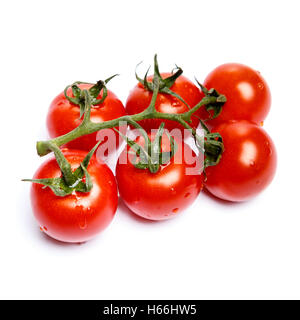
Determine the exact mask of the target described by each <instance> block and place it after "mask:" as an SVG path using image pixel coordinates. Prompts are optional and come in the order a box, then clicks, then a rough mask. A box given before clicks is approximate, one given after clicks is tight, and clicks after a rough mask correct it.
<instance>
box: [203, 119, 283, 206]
mask: <svg viewBox="0 0 300 320" xmlns="http://www.w3.org/2000/svg"><path fill="white" fill-rule="evenodd" d="M212 131H213V132H219V133H220V134H221V136H222V138H223V143H224V147H225V151H224V153H223V154H222V158H221V160H220V162H219V164H217V165H216V166H214V167H208V168H207V169H206V175H207V180H206V182H205V187H206V189H207V190H208V191H209V192H211V193H212V194H213V195H214V196H216V197H218V198H220V199H223V200H228V201H245V200H248V199H251V198H252V197H254V196H256V195H258V194H259V193H260V192H261V191H263V190H264V189H265V188H266V187H267V186H268V185H269V184H270V183H271V181H272V179H273V177H274V175H275V171H276V164H277V155H276V149H275V146H274V143H273V141H272V139H271V138H270V136H269V135H268V134H267V133H266V132H265V131H264V130H263V129H262V128H261V127H259V126H257V125H255V124H253V123H250V122H248V121H245V120H242V121H229V122H225V123H222V124H220V125H219V126H216V127H214V128H213V130H212Z"/></svg>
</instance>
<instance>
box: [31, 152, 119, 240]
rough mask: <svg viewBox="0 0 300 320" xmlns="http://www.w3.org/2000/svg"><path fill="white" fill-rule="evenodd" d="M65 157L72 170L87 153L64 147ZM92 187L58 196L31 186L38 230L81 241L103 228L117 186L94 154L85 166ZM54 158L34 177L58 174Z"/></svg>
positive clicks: (114, 206) (111, 211)
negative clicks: (85, 190) (88, 190)
mask: <svg viewBox="0 0 300 320" xmlns="http://www.w3.org/2000/svg"><path fill="white" fill-rule="evenodd" d="M63 153H64V156H65V157H66V159H67V160H68V161H69V163H70V164H71V168H72V170H75V169H76V168H77V167H78V166H79V165H80V163H81V161H82V160H83V158H84V157H85V155H86V152H84V151H79V150H64V152H63ZM87 169H88V172H89V174H90V176H91V178H92V183H93V188H92V190H91V191H90V192H88V193H82V192H77V191H73V193H72V194H70V195H67V196H65V197H59V196H56V195H55V194H54V192H53V191H52V190H51V189H50V188H48V187H46V188H45V187H44V186H43V185H41V184H37V183H33V184H32V187H31V202H32V208H33V212H34V215H35V218H36V219H37V221H38V223H39V225H40V228H41V230H43V231H44V232H45V233H46V234H47V235H49V236H50V237H52V238H54V239H57V240H60V241H65V242H84V241H87V240H89V239H91V238H93V237H94V236H95V235H96V234H98V233H99V232H100V231H102V230H103V229H105V228H106V227H107V226H108V225H109V224H110V222H111V221H112V219H113V217H114V214H115V212H116V209H117V203H118V194H117V185H116V181H115V178H114V175H113V173H112V172H111V170H110V169H109V168H108V166H107V165H106V164H104V163H103V162H102V161H101V160H100V159H97V158H96V157H95V156H93V157H92V158H91V160H90V163H89V165H88V168H87ZM60 176H61V171H60V169H59V166H58V164H57V162H56V160H55V158H53V159H50V160H48V161H46V162H44V163H43V164H42V165H41V167H40V168H39V169H38V170H37V172H36V173H35V176H34V179H41V178H54V177H60Z"/></svg>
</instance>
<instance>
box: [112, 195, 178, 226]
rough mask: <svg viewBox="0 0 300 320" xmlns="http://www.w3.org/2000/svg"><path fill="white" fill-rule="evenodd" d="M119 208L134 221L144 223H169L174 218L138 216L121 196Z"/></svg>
mask: <svg viewBox="0 0 300 320" xmlns="http://www.w3.org/2000/svg"><path fill="white" fill-rule="evenodd" d="M118 208H119V209H121V211H122V213H124V214H125V215H126V216H127V217H129V218H130V219H132V220H133V221H136V222H138V223H142V224H157V223H159V224H161V223H167V222H168V220H172V219H166V220H149V219H146V218H143V217H140V216H138V215H137V214H135V213H134V212H133V211H132V210H130V209H129V208H128V207H127V206H126V204H125V203H124V201H123V199H122V198H121V197H119V203H118Z"/></svg>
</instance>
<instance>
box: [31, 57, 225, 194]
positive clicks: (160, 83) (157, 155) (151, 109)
mask: <svg viewBox="0 0 300 320" xmlns="http://www.w3.org/2000/svg"><path fill="white" fill-rule="evenodd" d="M148 71H149V69H148ZM148 71H147V72H146V74H145V76H144V78H143V79H142V78H140V77H138V76H137V74H136V77H137V79H138V81H139V82H140V83H141V84H143V86H144V87H145V88H146V89H147V90H150V91H152V92H153V94H152V99H151V102H150V104H149V106H148V107H147V109H145V110H144V111H143V112H141V113H138V114H133V115H125V116H122V117H120V118H117V119H113V120H109V121H104V122H101V123H94V122H92V121H91V119H90V113H91V108H92V107H93V106H94V105H97V104H100V103H102V102H103V101H104V100H105V98H106V96H107V89H106V84H107V83H108V82H109V81H110V80H111V79H112V78H113V77H115V75H114V76H112V77H110V78H108V79H106V80H105V81H98V82H97V83H96V84H94V85H93V86H92V87H91V88H90V89H89V90H85V89H84V90H81V89H80V88H79V86H78V85H79V84H82V82H79V81H78V82H75V83H73V84H72V85H70V86H67V87H66V89H65V91H64V92H65V96H66V98H67V99H68V100H69V101H70V102H71V103H73V104H77V105H78V106H79V107H80V118H81V117H82V116H83V120H82V122H81V124H80V125H79V126H78V127H77V128H75V129H74V130H73V131H70V132H69V133H67V134H65V135H62V136H59V137H56V138H54V139H51V140H48V141H38V142H37V145H36V147H37V153H38V155H40V156H44V155H46V154H48V153H49V152H52V151H53V152H54V154H55V156H56V159H57V162H58V164H59V166H60V168H61V171H62V178H59V179H61V180H59V181H58V180H57V181H56V180H55V181H54V180H53V179H43V180H44V181H36V180H26V181H32V182H36V183H42V184H44V185H45V186H48V187H50V188H51V189H52V190H53V191H54V192H55V193H56V194H57V195H66V194H69V193H70V192H72V190H73V189H72V188H71V187H70V186H74V185H76V186H77V188H79V189H80V191H83V192H88V191H89V190H90V189H91V182H90V181H89V179H88V177H89V176H88V172H87V170H86V167H87V164H88V162H87V163H86V161H85V162H84V163H83V164H82V165H81V166H80V167H79V168H78V169H77V170H76V171H75V172H74V173H72V172H71V170H70V168H69V165H68V162H67V161H66V160H65V159H64V156H63V154H62V152H61V151H60V149H59V147H60V146H62V145H64V144H66V143H68V142H70V141H72V140H74V139H76V138H79V137H81V136H83V135H87V134H90V133H93V132H96V131H99V130H102V129H108V128H115V127H118V126H119V125H120V123H124V122H126V123H128V124H131V125H132V126H134V127H135V128H137V129H138V130H140V131H141V133H142V135H143V136H144V138H145V142H147V146H148V147H147V150H146V149H144V148H141V147H140V146H137V144H136V143H135V142H134V141H132V140H130V139H129V138H127V137H125V136H123V135H122V134H121V136H122V137H123V138H124V139H125V141H126V142H127V143H128V144H129V145H130V147H131V148H132V149H133V150H135V152H136V155H137V157H139V159H140V161H138V162H137V163H136V164H135V166H136V167H137V168H139V169H146V168H147V169H149V170H150V172H152V173H155V172H157V171H158V169H159V166H160V165H161V164H163V163H164V162H165V161H166V159H167V157H169V158H170V157H172V156H174V153H175V150H176V143H175V142H174V139H173V138H172V137H170V136H168V137H169V140H170V145H171V151H170V152H169V153H168V155H167V154H164V153H162V152H161V137H162V134H163V127H164V124H163V125H162V126H161V127H160V128H159V130H158V133H157V134H156V137H155V139H154V141H153V142H152V141H150V139H149V137H148V135H147V133H146V132H145V131H144V130H143V128H142V127H141V126H140V125H139V123H138V122H139V121H141V120H144V119H162V120H164V119H165V120H171V121H176V122H178V123H180V124H181V125H182V126H183V127H184V128H185V129H187V130H189V131H190V132H191V134H192V136H193V138H194V141H195V144H196V146H197V148H198V149H199V151H200V152H202V153H204V159H205V160H204V168H206V167H207V166H213V165H216V164H217V163H218V162H219V161H220V158H221V156H222V152H223V150H224V146H223V143H222V137H221V136H220V135H219V134H218V133H210V131H209V130H208V128H207V127H206V126H205V124H204V123H203V122H202V121H200V122H201V125H202V127H203V129H204V132H205V134H204V136H199V135H198V134H197V132H196V130H195V129H194V128H192V127H191V126H190V123H191V117H192V115H193V114H194V113H195V112H196V111H197V110H198V109H199V108H201V107H205V108H206V110H208V111H209V110H213V111H214V117H215V116H217V115H218V114H219V113H220V112H221V110H222V107H223V105H224V103H225V102H226V97H225V96H224V95H222V94H219V93H218V92H217V91H216V90H214V89H210V90H207V89H206V88H204V87H203V86H202V85H201V84H199V85H200V87H201V89H202V91H203V93H204V94H205V96H204V98H203V99H202V100H201V101H200V102H199V103H198V104H197V105H196V106H194V107H193V108H191V107H190V106H188V107H189V110H188V111H186V112H184V113H181V114H170V113H161V112H158V111H156V109H155V102H156V99H157V95H158V93H159V92H163V93H167V94H170V95H172V96H175V97H176V98H178V99H179V100H181V101H182V102H183V103H185V104H186V105H187V103H186V102H185V101H184V100H183V99H182V98H181V97H180V96H178V95H177V94H176V93H174V92H173V91H171V89H170V88H171V87H172V85H173V84H174V82H175V81H176V79H177V78H178V77H179V76H180V75H181V74H182V69H181V68H179V67H177V66H176V72H175V73H173V74H172V75H171V76H170V77H168V78H166V79H163V78H162V76H161V75H160V72H159V68H158V62H157V56H156V55H155V57H154V76H153V79H152V81H151V82H150V81H148V78H147V75H148ZM69 88H71V89H72V93H73V97H70V96H68V94H67V92H68V89H69ZM101 90H102V92H103V94H102V98H101V99H98V98H97V97H98V95H99V93H100V92H101ZM115 130H116V129H115ZM97 146H98V144H97ZM97 146H95V148H96V147H97ZM95 148H93V150H91V152H90V153H89V156H88V159H90V157H91V155H92V153H93V152H94V151H95ZM153 151H155V152H153ZM153 153H154V155H153ZM153 157H154V158H153ZM88 161H89V160H88ZM84 175H85V176H86V178H87V179H86V182H85V183H86V184H84V183H83V181H82V177H83V176H84ZM50 180H51V181H50ZM76 190H78V189H76Z"/></svg>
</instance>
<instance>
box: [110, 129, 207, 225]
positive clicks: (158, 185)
mask: <svg viewBox="0 0 300 320" xmlns="http://www.w3.org/2000/svg"><path fill="white" fill-rule="evenodd" d="M151 139H152V137H151ZM141 140H143V138H140V139H138V140H137V141H138V143H141V144H142V145H143V141H141ZM128 150H130V148H129V147H127V148H125V149H124V150H123V151H122V153H121V155H120V157H119V159H118V162H117V166H116V178H117V182H118V188H119V193H120V195H121V197H122V198H123V201H124V202H125V204H126V205H127V207H128V208H129V209H130V210H131V211H132V212H134V213H135V214H137V215H138V216H140V217H143V218H145V219H149V220H166V219H170V218H173V217H175V216H177V215H178V213H180V212H182V211H183V210H184V209H185V208H187V207H188V206H189V205H191V204H192V203H193V202H194V200H195V199H196V198H197V196H198V194H199V192H200V190H201V189H202V183H203V175H202V174H193V175H187V174H186V169H187V168H193V167H194V164H188V161H189V160H188V159H186V158H185V157H184V155H186V154H188V152H189V153H190V154H193V156H195V153H194V152H193V151H192V150H191V149H190V147H189V146H188V145H187V144H185V143H183V142H182V143H181V144H180V143H178V150H177V152H179V153H181V154H182V155H183V159H184V161H182V162H181V163H175V162H176V161H174V158H172V159H171V160H170V162H169V163H168V164H166V165H163V166H161V167H160V169H159V171H158V172H157V173H151V172H150V171H149V170H148V169H145V170H143V169H137V168H135V167H134V165H133V164H132V163H131V162H130V161H129V159H128V153H127V151H128ZM162 150H163V151H169V140H168V139H167V137H166V136H165V135H163V140H162ZM126 157H127V163H126V164H123V163H124V159H126ZM187 158H188V157H187ZM121 159H122V163H121Z"/></svg>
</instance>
